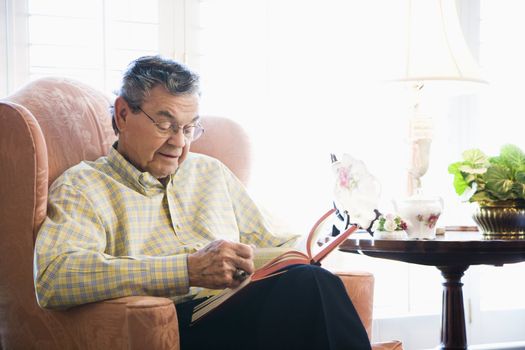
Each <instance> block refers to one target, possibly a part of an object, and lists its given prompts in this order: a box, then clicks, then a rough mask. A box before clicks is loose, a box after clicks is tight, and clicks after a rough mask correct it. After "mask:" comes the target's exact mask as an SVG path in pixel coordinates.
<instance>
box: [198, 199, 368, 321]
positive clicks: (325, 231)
mask: <svg viewBox="0 0 525 350" xmlns="http://www.w3.org/2000/svg"><path fill="white" fill-rule="evenodd" d="M336 214H337V212H336V210H335V209H332V210H330V211H328V212H327V213H326V214H324V215H323V216H322V217H321V218H320V219H319V220H318V221H317V222H316V223H315V225H314V226H313V228H312V229H311V231H310V233H309V235H308V237H307V241H306V252H301V251H299V250H294V249H293V248H290V247H275V248H258V249H255V250H254V265H255V269H256V270H255V272H254V273H253V274H252V275H251V276H249V277H248V278H246V279H245V280H244V281H243V282H242V283H241V285H240V286H239V287H237V288H235V289H224V290H222V291H220V292H219V293H218V294H216V295H214V296H212V297H210V298H209V299H208V300H206V301H204V302H202V303H201V304H199V305H197V307H196V308H195V309H194V311H193V315H192V319H191V322H192V323H194V322H196V321H198V320H199V319H201V318H202V317H204V316H205V315H207V314H208V313H209V312H211V311H212V310H214V309H216V308H217V307H218V306H219V305H221V304H223V303H224V302H225V301H227V300H228V299H229V298H231V297H232V296H234V295H235V294H236V293H238V292H239V291H240V290H242V289H243V288H245V287H246V286H247V285H249V284H250V283H252V282H256V281H259V280H262V279H265V278H268V277H271V276H274V275H276V274H279V273H281V272H283V271H286V268H287V267H288V266H291V265H297V264H315V265H320V263H321V260H323V259H324V258H325V257H326V256H327V255H328V254H329V253H330V252H332V251H333V250H334V249H335V248H337V246H339V245H340V244H341V243H343V241H344V240H345V239H346V238H347V237H348V236H350V235H351V234H352V233H353V232H354V231H355V230H356V229H357V228H358V226H357V225H350V223H349V217H348V215H344V216H342V215H336ZM205 295H206V294H205V293H203V294H199V295H197V297H196V298H199V297H202V296H205Z"/></svg>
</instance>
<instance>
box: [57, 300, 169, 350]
mask: <svg viewBox="0 0 525 350" xmlns="http://www.w3.org/2000/svg"><path fill="white" fill-rule="evenodd" d="M50 312H52V313H55V316H57V318H58V319H60V320H61V322H62V323H63V326H64V328H65V329H66V331H67V332H68V333H70V335H71V338H72V339H73V341H74V342H75V346H74V348H78V349H126V350H127V349H131V350H139V349H154V350H165V349H170V350H178V349H179V328H178V321H177V312H176V310H175V305H174V304H173V301H172V300H170V299H168V298H161V297H150V296H131V297H123V298H117V299H112V300H106V301H102V302H98V303H92V304H86V305H83V306H78V307H75V308H72V309H69V310H66V311H50Z"/></svg>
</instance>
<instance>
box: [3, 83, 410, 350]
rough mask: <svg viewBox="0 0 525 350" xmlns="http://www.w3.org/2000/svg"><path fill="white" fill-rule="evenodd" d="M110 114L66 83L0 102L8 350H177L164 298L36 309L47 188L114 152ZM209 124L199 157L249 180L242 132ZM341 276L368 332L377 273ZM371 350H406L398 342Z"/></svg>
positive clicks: (82, 89)
mask: <svg viewBox="0 0 525 350" xmlns="http://www.w3.org/2000/svg"><path fill="white" fill-rule="evenodd" d="M108 107H109V101H108V99H107V98H106V97H105V96H104V95H103V94H101V93H100V92H97V91H95V90H93V89H92V88H90V87H88V86H86V85H84V84H82V83H79V82H76V81H73V80H69V79H62V78H44V79H40V80H37V81H34V82H32V83H29V84H28V85H26V86H25V87H23V88H22V89H20V90H19V91H18V92H16V93H15V94H13V95H11V96H9V97H7V98H5V99H4V100H1V101H0V220H1V221H0V240H1V244H0V349H2V350H7V349H24V350H25V349H97V350H100V349H154V350H160V349H179V332H178V328H177V314H176V312H175V307H174V305H173V303H172V302H171V301H170V300H169V299H167V298H161V297H149V296H137V297H125V298H119V299H114V300H108V301H103V302H98V303H92V304H87V305H84V306H79V307H75V308H72V309H69V310H66V311H50V310H43V309H41V308H40V307H39V306H38V305H37V303H36V297H35V291H34V286H33V249H34V242H35V238H36V235H37V232H38V228H39V227H40V225H41V223H42V221H43V220H44V218H45V215H46V202H47V193H48V186H49V185H50V184H51V183H52V182H53V181H54V180H55V179H56V178H57V177H58V176H59V175H60V174H61V173H62V172H63V171H64V170H65V169H67V168H68V167H70V166H72V165H74V164H76V163H78V162H80V161H81V160H84V159H89V160H93V159H96V158H98V157H100V156H102V155H105V154H106V153H107V150H108V148H109V147H110V146H111V144H112V143H113V142H114V140H115V135H114V133H113V130H112V128H111V119H110V116H109V109H108ZM203 124H204V126H205V128H206V133H205V134H204V136H203V137H202V138H201V139H199V140H198V141H197V142H196V143H195V144H194V145H193V147H192V151H195V152H200V153H206V154H209V155H211V156H214V157H216V158H219V159H221V160H222V161H223V162H224V163H225V164H226V165H227V166H229V167H230V168H231V169H232V171H233V172H234V173H235V174H237V176H238V177H239V178H240V179H241V180H242V181H246V180H247V178H248V176H249V168H250V166H249V165H250V163H249V160H250V159H249V142H248V139H247V137H246V135H245V134H244V133H243V130H242V129H241V128H240V127H239V126H238V125H237V124H235V123H233V122H232V121H230V120H228V119H225V118H212V117H209V118H204V120H203ZM232 135H235V136H234V137H232ZM232 140H233V141H234V142H235V143H233V142H232ZM339 275H340V277H341V278H342V280H343V282H344V284H345V286H346V288H347V291H348V294H349V295H350V296H351V298H352V300H353V302H354V304H355V306H356V308H357V310H358V313H359V315H360V317H361V319H362V321H363V323H364V324H365V327H366V329H367V331H368V334H369V335H370V334H371V327H372V295H373V286H374V279H373V276H372V275H371V274H369V273H365V272H360V273H357V272H356V273H341V274H339ZM374 349H401V344H400V343H399V342H391V343H384V344H376V345H375V346H374Z"/></svg>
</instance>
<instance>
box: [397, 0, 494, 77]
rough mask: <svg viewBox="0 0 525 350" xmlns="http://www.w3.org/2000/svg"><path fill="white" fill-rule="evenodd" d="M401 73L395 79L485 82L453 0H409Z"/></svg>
mask: <svg viewBox="0 0 525 350" xmlns="http://www.w3.org/2000/svg"><path fill="white" fill-rule="evenodd" d="M407 19H408V21H407V30H406V31H405V35H406V37H405V38H404V41H405V44H404V48H403V49H404V55H403V57H402V59H403V64H404V67H403V70H404V71H403V72H401V76H399V77H395V78H394V80H395V81H407V82H410V81H417V82H425V84H427V83H429V82H439V81H448V82H450V81H458V82H475V83H486V82H485V81H484V80H483V79H482V78H481V73H480V69H479V66H478V64H477V62H476V61H475V60H474V58H473V56H472V54H471V52H470V50H469V48H468V46H467V43H466V42H465V39H464V37H463V32H462V30H461V27H460V24H459V20H458V16H457V10H456V4H455V1H454V0H408V18H407Z"/></svg>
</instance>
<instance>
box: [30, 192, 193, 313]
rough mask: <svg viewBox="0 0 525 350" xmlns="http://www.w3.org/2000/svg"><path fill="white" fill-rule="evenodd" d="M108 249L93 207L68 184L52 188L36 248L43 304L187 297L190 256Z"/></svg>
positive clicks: (59, 305) (37, 285)
mask: <svg viewBox="0 0 525 350" xmlns="http://www.w3.org/2000/svg"><path fill="white" fill-rule="evenodd" d="M105 247H106V230H105V229H104V226H103V224H102V222H101V221H100V219H99V217H98V216H97V214H96V211H95V210H94V208H93V205H92V203H91V202H90V201H89V200H88V199H87V198H86V197H85V196H84V195H83V194H82V192H81V191H80V190H78V189H76V188H74V187H72V186H70V185H59V186H56V187H53V189H52V191H51V192H50V195H49V204H48V216H47V218H46V220H45V221H44V223H43V225H42V227H41V228H40V231H39V234H38V236H37V240H36V244H35V261H34V266H35V273H34V278H35V289H36V295H37V299H38V303H39V305H40V306H42V307H45V308H67V307H70V306H75V305H80V304H84V303H89V302H95V301H100V300H106V299H111V298H117V297H122V296H129V295H158V296H174V295H183V294H186V293H188V291H189V278H188V269H187V254H179V255H170V256H158V257H152V256H138V257H137V256H133V257H132V256H111V255H108V254H105V253H104V251H105Z"/></svg>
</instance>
